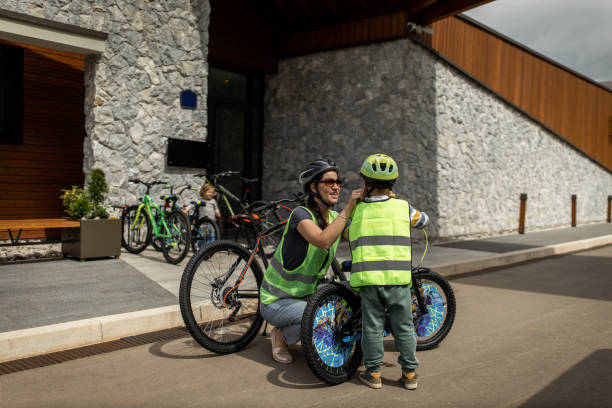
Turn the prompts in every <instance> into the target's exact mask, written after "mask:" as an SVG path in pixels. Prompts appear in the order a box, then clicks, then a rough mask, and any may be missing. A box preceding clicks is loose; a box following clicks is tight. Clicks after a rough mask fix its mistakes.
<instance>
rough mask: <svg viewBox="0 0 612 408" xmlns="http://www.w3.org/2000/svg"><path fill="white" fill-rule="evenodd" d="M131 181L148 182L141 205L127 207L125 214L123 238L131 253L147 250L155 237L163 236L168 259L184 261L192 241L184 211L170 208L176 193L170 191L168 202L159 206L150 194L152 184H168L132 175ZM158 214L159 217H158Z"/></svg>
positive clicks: (173, 261)
mask: <svg viewBox="0 0 612 408" xmlns="http://www.w3.org/2000/svg"><path fill="white" fill-rule="evenodd" d="M129 182H130V183H137V184H138V183H139V184H143V185H144V186H146V188H147V189H146V192H145V194H144V197H143V198H142V199H141V201H142V202H141V203H140V204H139V205H134V206H130V207H128V209H127V210H126V211H125V213H124V214H123V215H122V218H121V224H122V242H124V243H125V245H124V247H125V248H126V250H127V251H128V252H130V253H134V254H138V253H140V252H142V251H144V250H145V248H146V247H147V246H148V245H149V244H150V243H151V240H152V238H153V239H160V242H161V250H162V254H163V255H164V258H165V259H166V261H167V262H168V263H171V264H177V263H179V262H181V261H182V260H183V259H184V258H185V256H186V255H187V252H188V251H189V247H190V244H191V231H190V224H189V220H188V218H187V216H186V215H185V214H184V213H183V212H182V211H177V210H171V211H169V212H167V211H166V208H172V206H173V204H172V202H173V200H174V201H175V197H174V196H173V195H172V196H171V195H168V196H167V198H166V199H165V201H166V203H165V204H164V205H163V206H162V207H160V206H159V205H157V204H156V203H155V202H153V200H151V197H150V196H149V192H150V190H151V187H152V186H154V185H159V184H166V183H165V182H162V181H153V182H151V183H147V182H144V181H142V180H139V179H130V180H129ZM156 215H157V218H156Z"/></svg>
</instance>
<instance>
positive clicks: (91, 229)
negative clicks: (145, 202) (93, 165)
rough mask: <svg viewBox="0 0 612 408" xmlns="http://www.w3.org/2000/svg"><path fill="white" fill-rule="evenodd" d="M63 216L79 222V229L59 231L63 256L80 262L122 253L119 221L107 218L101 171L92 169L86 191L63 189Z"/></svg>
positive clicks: (105, 187) (104, 180)
mask: <svg viewBox="0 0 612 408" xmlns="http://www.w3.org/2000/svg"><path fill="white" fill-rule="evenodd" d="M62 191H63V194H62V195H61V199H62V203H63V204H64V207H65V208H66V213H67V214H68V216H69V217H70V218H72V219H75V220H78V221H80V223H81V227H80V228H64V229H63V230H62V253H63V254H64V256H72V257H74V258H78V259H80V260H84V259H88V258H101V257H107V256H114V257H118V256H119V255H120V254H121V220H120V219H118V218H109V215H108V211H106V208H104V200H105V198H106V193H108V185H107V184H106V177H105V175H104V171H103V170H101V169H93V170H92V171H91V174H90V182H89V184H88V186H87V189H83V188H81V187H79V186H72V188H71V189H69V190H62Z"/></svg>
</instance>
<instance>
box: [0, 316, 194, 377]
mask: <svg viewBox="0 0 612 408" xmlns="http://www.w3.org/2000/svg"><path fill="white" fill-rule="evenodd" d="M188 335H189V332H188V331H187V329H185V328H184V327H177V328H174V329H166V330H160V331H156V332H151V333H145V334H139V335H137V336H131V337H124V338H121V339H118V340H113V341H109V342H106V343H99V344H92V345H91V346H84V347H79V348H75V349H71V350H65V351H57V352H55V353H49V354H44V355H40V356H35V357H28V358H22V359H20V360H13V361H7V362H5V363H0V375H4V374H11V373H16V372H19V371H24V370H31V369H34V368H40V367H46V366H49V365H53V364H59V363H63V362H65V361H71V360H76V359H79V358H84V357H90V356H95V355H97V354H104V353H110V352H113V351H117V350H122V349H126V348H130V347H136V346H141V345H143V344H149V343H155V342H157V341H163V340H173V339H178V338H180V337H185V336H188Z"/></svg>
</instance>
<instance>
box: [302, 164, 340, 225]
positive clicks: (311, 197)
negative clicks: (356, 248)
mask: <svg viewBox="0 0 612 408" xmlns="http://www.w3.org/2000/svg"><path fill="white" fill-rule="evenodd" d="M327 171H335V172H336V174H338V171H337V170H327ZM327 171H325V172H323V173H321V174H318V175H317V176H315V177H314V178H313V179H312V181H311V182H310V183H309V184H308V188H307V189H306V192H307V193H308V200H307V201H306V206H307V207H308V209H310V211H312V213H313V214H314V215H315V217H316V219H317V223H318V224H319V228H321V229H325V227H327V220H326V219H325V218H324V217H323V214H321V209H320V208H319V204H317V202H316V201H315V194H314V193H313V192H312V190H311V189H310V184H315V186H316V184H317V183H318V182H319V181H321V177H323V174H325V173H327Z"/></svg>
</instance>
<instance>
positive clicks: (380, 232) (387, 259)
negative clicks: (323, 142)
mask: <svg viewBox="0 0 612 408" xmlns="http://www.w3.org/2000/svg"><path fill="white" fill-rule="evenodd" d="M360 174H361V176H362V178H363V181H364V199H363V200H362V201H361V202H360V203H358V204H357V206H356V207H355V209H354V210H353V212H352V214H351V219H352V222H351V224H350V226H349V229H348V238H349V241H350V245H351V250H352V256H353V264H352V267H351V286H352V287H354V288H356V289H358V290H359V292H360V294H361V313H362V320H363V334H362V340H361V347H362V349H363V362H364V366H365V368H366V370H365V371H364V372H362V373H360V374H359V379H360V380H361V381H362V382H364V383H365V384H367V385H368V386H369V387H372V388H381V387H382V381H381V369H380V366H381V365H382V362H383V356H384V347H383V329H384V321H385V310H386V311H387V312H388V313H389V319H390V322H391V330H392V331H393V337H394V338H395V346H396V348H397V350H398V351H399V353H400V356H399V358H398V363H399V364H400V365H401V367H402V376H401V379H400V380H401V382H402V384H403V385H404V387H406V388H407V389H409V390H414V389H416V388H417V378H418V376H417V374H416V372H415V370H416V368H417V367H418V366H419V362H418V361H417V359H416V356H415V353H416V339H415V337H414V324H413V322H412V301H411V296H410V281H411V272H410V271H411V266H412V265H411V255H412V253H411V246H410V228H411V227H415V228H423V227H424V226H425V224H427V221H428V220H429V218H428V217H427V214H425V213H422V212H419V211H417V210H416V209H414V208H412V207H411V206H410V205H409V204H408V203H407V202H406V201H404V200H397V199H395V198H392V197H394V196H395V195H394V194H393V193H391V192H390V190H391V188H392V187H393V184H394V183H395V181H396V180H397V177H398V174H399V173H398V168H397V164H396V163H395V161H394V160H393V159H392V158H391V157H389V156H387V155H385V154H374V155H371V156H369V157H368V158H366V159H365V160H364V162H363V164H362V166H361V170H360Z"/></svg>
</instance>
